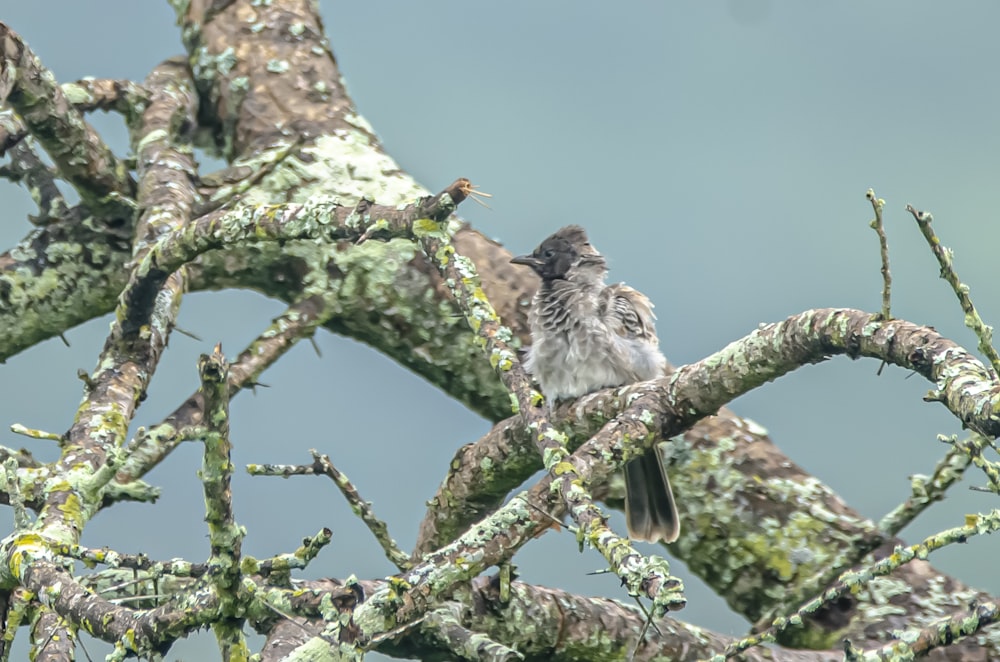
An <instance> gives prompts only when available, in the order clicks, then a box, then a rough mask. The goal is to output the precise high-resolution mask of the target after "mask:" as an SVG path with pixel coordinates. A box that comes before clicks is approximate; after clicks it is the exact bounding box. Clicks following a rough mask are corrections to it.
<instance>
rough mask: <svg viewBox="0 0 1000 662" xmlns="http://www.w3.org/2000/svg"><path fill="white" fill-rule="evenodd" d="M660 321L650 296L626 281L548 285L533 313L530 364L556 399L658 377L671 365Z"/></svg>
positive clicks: (545, 389) (536, 302)
mask: <svg viewBox="0 0 1000 662" xmlns="http://www.w3.org/2000/svg"><path fill="white" fill-rule="evenodd" d="M654 319H655V316H654V315H653V311H652V304H651V303H650V302H649V300H648V299H647V298H646V297H645V296H643V295H642V294H641V293H640V292H637V291H636V290H633V289H632V288H630V287H627V286H625V285H621V284H619V285H611V286H605V285H604V284H603V283H576V282H573V281H571V280H557V281H555V282H552V283H547V284H545V285H543V287H542V289H540V290H539V291H538V293H537V294H536V295H535V299H534V301H533V303H532V307H531V312H530V314H529V319H528V321H529V324H530V325H531V342H532V344H531V348H530V350H529V352H528V360H527V364H526V367H527V369H528V371H529V372H531V374H532V375H534V377H535V379H537V380H538V383H539V385H540V386H541V388H542V392H543V393H544V394H545V396H546V397H547V398H549V399H550V401H555V400H560V399H566V398H575V397H579V396H581V395H584V394H585V393H590V392H591V391H596V390H598V389H601V388H607V387H610V386H620V385H622V384H630V383H632V382H638V381H644V380H647V379H653V378H655V377H658V376H660V375H662V374H663V370H664V366H665V359H664V358H663V355H662V354H660V351H659V349H658V347H657V344H658V341H657V338H656V330H655V328H654V325H653V320H654Z"/></svg>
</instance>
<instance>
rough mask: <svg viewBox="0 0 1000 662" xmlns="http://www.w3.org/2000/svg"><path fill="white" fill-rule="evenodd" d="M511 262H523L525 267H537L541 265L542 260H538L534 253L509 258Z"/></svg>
mask: <svg viewBox="0 0 1000 662" xmlns="http://www.w3.org/2000/svg"><path fill="white" fill-rule="evenodd" d="M510 263H511V264H523V265H524V266H526V267H531V268H532V269H538V268H539V267H540V266H542V261H541V260H539V259H538V258H537V257H535V256H534V255H518V256H517V257H513V258H511V260H510Z"/></svg>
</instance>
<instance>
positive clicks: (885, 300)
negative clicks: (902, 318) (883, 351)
mask: <svg viewBox="0 0 1000 662" xmlns="http://www.w3.org/2000/svg"><path fill="white" fill-rule="evenodd" d="M865 197H866V198H868V201H869V202H871V203H872V209H873V210H874V211H875V218H874V219H873V220H872V222H871V228H872V229H873V230H875V232H876V233H877V234H878V245H879V253H880V254H881V256H882V313H881V315H882V316H881V319H883V320H891V319H892V313H891V312H890V310H889V308H890V305H889V301H890V296H891V294H892V274H891V273H890V272H889V241H888V239H886V236H885V226H884V225H883V223H882V209H883V208H884V207H885V200H882V199H881V198H877V197H875V191H873V190H872V189H868V192H867V193H866V194H865Z"/></svg>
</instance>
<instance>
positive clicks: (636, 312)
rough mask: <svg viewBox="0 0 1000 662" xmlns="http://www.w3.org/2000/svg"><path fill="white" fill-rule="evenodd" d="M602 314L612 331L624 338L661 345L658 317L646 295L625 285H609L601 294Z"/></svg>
mask: <svg viewBox="0 0 1000 662" xmlns="http://www.w3.org/2000/svg"><path fill="white" fill-rule="evenodd" d="M601 312H602V316H603V317H604V319H605V320H606V321H607V323H608V326H609V327H610V328H611V330H612V331H614V332H615V333H617V334H618V335H620V336H622V337H624V338H641V339H642V340H645V341H646V342H648V343H649V344H651V345H653V346H654V347H655V346H656V345H659V343H660V341H659V340H658V339H657V337H656V315H654V314H653V303H652V302H651V301H650V300H649V299H648V298H646V295H645V294H643V293H642V292H639V291H638V290H634V289H632V288H631V287H629V286H628V285H625V284H624V283H618V284H617V285H609V286H607V287H606V288H604V291H603V292H602V293H601Z"/></svg>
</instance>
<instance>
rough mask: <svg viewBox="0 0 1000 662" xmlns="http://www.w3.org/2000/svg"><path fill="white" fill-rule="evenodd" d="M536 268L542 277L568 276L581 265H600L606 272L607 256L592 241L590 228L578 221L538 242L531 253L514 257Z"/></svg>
mask: <svg viewBox="0 0 1000 662" xmlns="http://www.w3.org/2000/svg"><path fill="white" fill-rule="evenodd" d="M511 262H512V263H514V264H523V265H526V266H529V267H531V268H532V269H534V270H535V273H537V274H538V275H539V276H541V277H542V280H545V281H552V280H559V279H563V278H568V277H569V276H570V275H571V274H572V272H573V271H574V270H576V268H578V267H582V266H594V267H598V268H599V270H600V271H601V272H602V273H603V271H604V258H603V257H601V254H600V253H598V252H597V250H596V249H595V248H594V247H593V246H591V245H590V240H589V239H587V231H586V230H584V229H583V228H581V227H580V226H579V225H567V226H566V227H564V228H561V229H560V230H558V231H557V232H556V233H555V234H553V235H552V236H550V237H549V238H548V239H546V240H545V241H543V242H542V243H541V244H539V245H538V248H536V249H535V250H534V252H533V253H531V254H530V255H519V256H517V257H515V258H514V259H512V260H511Z"/></svg>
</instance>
